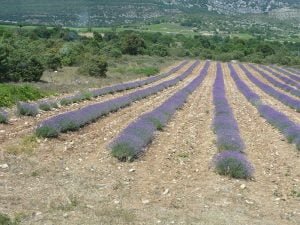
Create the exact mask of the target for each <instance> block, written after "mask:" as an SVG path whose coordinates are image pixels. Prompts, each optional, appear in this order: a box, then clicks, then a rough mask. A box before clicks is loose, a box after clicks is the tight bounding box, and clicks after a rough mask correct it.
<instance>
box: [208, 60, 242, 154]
mask: <svg viewBox="0 0 300 225" xmlns="http://www.w3.org/2000/svg"><path fill="white" fill-rule="evenodd" d="M213 101H214V105H215V116H214V122H213V129H214V132H215V133H216V134H217V147H218V149H219V150H220V151H226V150H234V151H241V152H242V151H243V150H244V142H243V140H242V139H241V137H240V134H239V128H238V124H237V121H236V120H235V118H234V115H233V112H232V109H231V107H230V106H229V103H228V101H227V99H226V93H225V85H224V78H223V71H222V68H221V64H220V63H218V64H217V77H216V80H215V83H214V87H213Z"/></svg>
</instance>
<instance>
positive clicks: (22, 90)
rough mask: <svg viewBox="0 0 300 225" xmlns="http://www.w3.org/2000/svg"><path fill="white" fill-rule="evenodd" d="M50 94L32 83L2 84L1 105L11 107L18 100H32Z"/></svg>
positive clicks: (0, 91)
mask: <svg viewBox="0 0 300 225" xmlns="http://www.w3.org/2000/svg"><path fill="white" fill-rule="evenodd" d="M47 95H49V93H46V92H44V91H41V90H39V89H38V88H35V87H33V86H31V85H15V84H0V107H10V106H12V105H15V104H16V103H17V102H18V101H31V100H38V99H41V98H44V97H45V96H47Z"/></svg>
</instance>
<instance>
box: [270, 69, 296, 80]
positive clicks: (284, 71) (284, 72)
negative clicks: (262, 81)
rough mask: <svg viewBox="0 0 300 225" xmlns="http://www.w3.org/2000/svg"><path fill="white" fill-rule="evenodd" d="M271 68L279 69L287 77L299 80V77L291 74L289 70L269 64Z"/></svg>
mask: <svg viewBox="0 0 300 225" xmlns="http://www.w3.org/2000/svg"><path fill="white" fill-rule="evenodd" d="M271 68H272V69H274V70H277V71H279V72H280V73H282V74H284V75H286V76H288V77H290V78H291V79H292V80H295V81H297V82H300V77H298V76H296V75H294V74H292V73H290V72H288V71H286V70H283V69H281V68H279V67H277V66H271Z"/></svg>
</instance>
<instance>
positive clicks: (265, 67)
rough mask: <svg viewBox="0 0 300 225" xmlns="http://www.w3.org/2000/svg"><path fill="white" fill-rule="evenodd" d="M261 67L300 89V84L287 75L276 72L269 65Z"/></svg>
mask: <svg viewBox="0 0 300 225" xmlns="http://www.w3.org/2000/svg"><path fill="white" fill-rule="evenodd" d="M260 67H261V68H262V69H264V70H266V71H268V72H269V73H271V74H273V75H274V76H276V77H277V78H279V79H280V80H282V81H283V82H284V83H286V84H288V85H292V86H294V87H296V88H297V89H300V84H298V83H297V82H296V81H294V80H292V79H290V78H288V77H286V76H282V75H281V74H279V73H276V72H275V71H273V70H271V69H270V68H269V67H267V66H263V65H260Z"/></svg>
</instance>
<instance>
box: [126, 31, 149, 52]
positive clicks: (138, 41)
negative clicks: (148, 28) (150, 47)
mask: <svg viewBox="0 0 300 225" xmlns="http://www.w3.org/2000/svg"><path fill="white" fill-rule="evenodd" d="M144 48H146V45H145V41H144V39H143V38H141V37H140V36H138V35H137V34H135V33H130V34H127V35H125V37H124V38H123V41H122V51H123V53H124V54H129V55H137V54H141V53H142V52H143V49H144Z"/></svg>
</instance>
